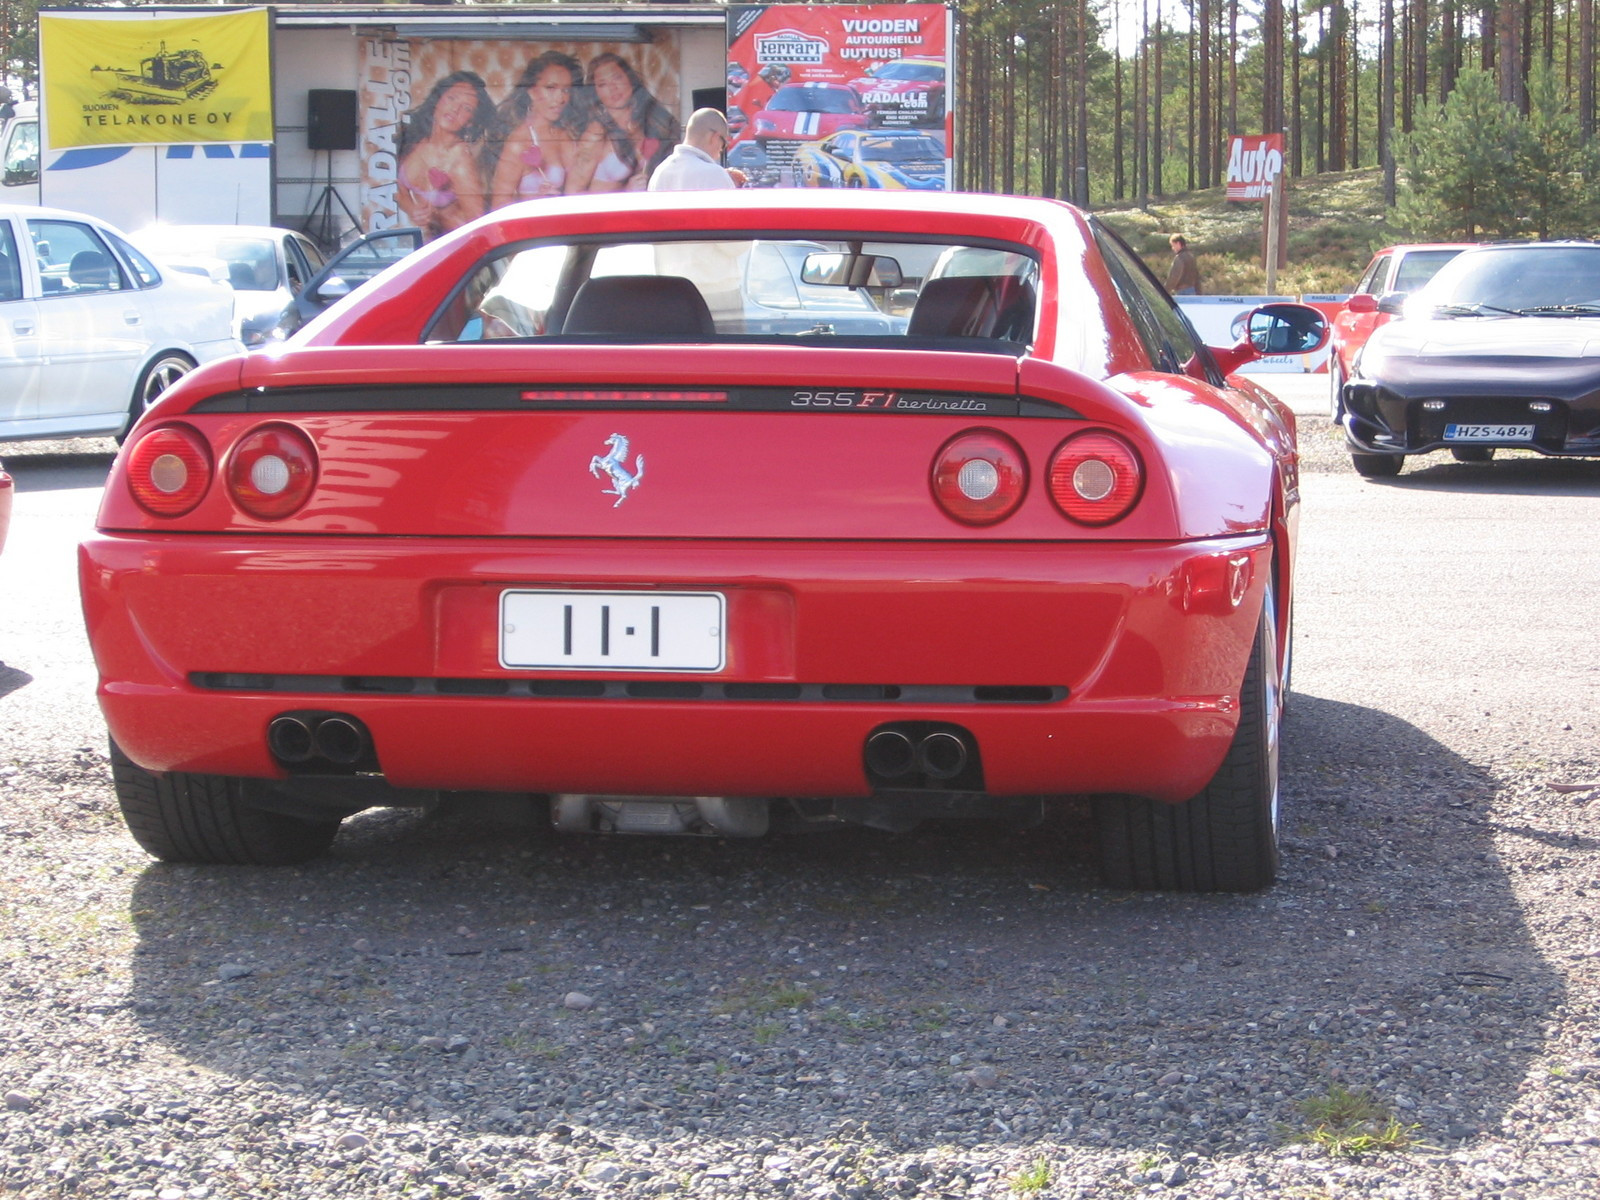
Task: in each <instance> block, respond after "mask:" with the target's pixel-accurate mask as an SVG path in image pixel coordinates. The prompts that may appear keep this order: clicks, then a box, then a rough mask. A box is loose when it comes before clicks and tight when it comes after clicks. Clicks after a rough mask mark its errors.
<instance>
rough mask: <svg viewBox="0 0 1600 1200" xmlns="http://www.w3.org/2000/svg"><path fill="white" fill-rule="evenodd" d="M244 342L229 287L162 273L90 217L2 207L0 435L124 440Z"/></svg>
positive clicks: (120, 236) (1, 437) (240, 348)
mask: <svg viewBox="0 0 1600 1200" xmlns="http://www.w3.org/2000/svg"><path fill="white" fill-rule="evenodd" d="M243 350H244V347H243V345H241V344H240V342H239V339H238V338H237V337H235V336H234V332H233V291H232V289H231V288H229V287H227V286H225V285H223V284H219V283H215V282H213V281H211V280H210V279H201V278H198V277H196V276H193V275H185V274H181V273H179V272H176V271H162V270H161V269H160V268H158V267H157V266H156V265H155V264H154V263H153V262H151V261H150V259H149V258H147V257H146V256H145V255H144V254H143V253H142V252H140V251H139V250H137V249H135V248H134V247H133V246H132V245H131V244H130V243H129V241H128V239H127V238H126V237H125V236H124V235H123V234H121V233H119V232H118V231H117V230H116V229H115V228H114V227H112V226H110V225H108V224H106V223H105V222H104V221H101V220H98V219H97V218H95V217H90V216H85V215H84V214H82V213H73V212H64V211H62V210H60V209H52V208H31V207H26V206H22V205H17V206H0V441H13V440H21V439H24V438H49V437H97V436H102V435H119V436H120V435H121V434H123V433H124V432H126V430H127V429H128V428H129V426H130V425H132V423H133V422H134V421H135V420H136V419H137V418H138V417H139V415H140V414H141V413H143V412H144V410H145V409H146V408H147V407H148V406H149V405H150V403H151V402H152V401H154V400H155V398H156V397H157V396H159V395H160V394H161V393H162V392H164V391H165V390H166V389H167V388H168V387H170V386H171V385H172V384H173V383H174V382H176V381H177V380H178V379H180V378H182V377H183V376H184V375H186V374H188V373H189V372H190V371H192V370H193V369H194V368H195V367H196V366H198V365H199V364H201V363H205V362H210V361H211V360H212V359H217V358H224V357H226V356H227V355H230V354H239V353H242V352H243Z"/></svg>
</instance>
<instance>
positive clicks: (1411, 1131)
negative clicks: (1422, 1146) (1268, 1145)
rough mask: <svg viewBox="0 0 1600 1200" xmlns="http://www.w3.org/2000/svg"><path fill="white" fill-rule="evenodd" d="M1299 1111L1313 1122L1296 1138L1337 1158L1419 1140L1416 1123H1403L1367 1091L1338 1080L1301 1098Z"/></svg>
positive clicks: (1383, 1149)
mask: <svg viewBox="0 0 1600 1200" xmlns="http://www.w3.org/2000/svg"><path fill="white" fill-rule="evenodd" d="M1300 1112H1301V1113H1302V1114H1303V1115H1304V1116H1305V1118H1306V1119H1307V1120H1308V1121H1309V1122H1310V1123H1311V1124H1310V1128H1309V1129H1308V1130H1306V1131H1305V1132H1304V1133H1303V1134H1301V1135H1299V1136H1298V1137H1297V1138H1296V1139H1295V1140H1297V1141H1306V1142H1311V1143H1312V1144H1313V1145H1317V1146H1321V1147H1322V1148H1323V1149H1324V1150H1326V1151H1327V1152H1328V1154H1329V1155H1331V1156H1332V1157H1334V1158H1359V1157H1360V1156H1361V1155H1363V1154H1373V1153H1379V1152H1383V1151H1390V1150H1404V1149H1407V1148H1408V1147H1410V1146H1413V1145H1415V1144H1416V1132H1417V1126H1415V1125H1402V1124H1401V1123H1400V1122H1399V1121H1398V1120H1397V1119H1396V1118H1395V1116H1394V1115H1393V1114H1392V1113H1390V1112H1389V1110H1388V1109H1386V1108H1384V1107H1383V1105H1381V1104H1379V1103H1378V1102H1377V1101H1376V1100H1374V1099H1373V1098H1372V1096H1371V1095H1369V1094H1368V1093H1366V1092H1363V1091H1354V1092H1352V1091H1350V1090H1349V1089H1347V1088H1344V1087H1341V1086H1340V1085H1339V1084H1331V1085H1330V1086H1329V1087H1328V1090H1327V1091H1326V1092H1324V1093H1322V1094H1321V1095H1319V1096H1309V1097H1307V1098H1306V1099H1304V1100H1302V1101H1301V1102H1300Z"/></svg>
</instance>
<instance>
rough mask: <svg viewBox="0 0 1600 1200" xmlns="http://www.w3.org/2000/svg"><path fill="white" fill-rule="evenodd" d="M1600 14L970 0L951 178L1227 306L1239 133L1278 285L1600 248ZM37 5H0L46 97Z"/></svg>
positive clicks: (1382, 4)
mask: <svg viewBox="0 0 1600 1200" xmlns="http://www.w3.org/2000/svg"><path fill="white" fill-rule="evenodd" d="M292 2H293V0H279V3H280V5H281V4H285V3H292ZM321 2H322V3H328V2H329V0H321ZM369 2H370V0H369ZM479 2H482V0H479ZM1595 4H1596V0H959V4H958V8H959V11H960V20H959V28H960V36H959V39H958V44H959V62H958V71H957V80H956V87H957V91H956V109H955V111H956V122H957V126H956V131H955V132H956V146H957V186H958V187H960V188H962V189H964V190H968V191H984V192H1002V193H1013V194H1021V195H1039V196H1051V197H1056V198H1060V199H1064V200H1070V201H1073V202H1075V203H1078V204H1080V205H1083V206H1085V207H1089V208H1093V209H1095V210H1097V211H1099V212H1101V213H1102V214H1103V215H1104V216H1105V218H1106V219H1107V220H1108V221H1109V222H1110V223H1111V224H1113V225H1114V226H1115V227H1116V228H1117V229H1118V230H1119V231H1120V232H1122V233H1123V234H1124V235H1125V236H1127V237H1128V238H1129V239H1130V241H1132V242H1133V244H1134V246H1135V248H1136V249H1138V250H1139V251H1140V252H1141V253H1143V254H1145V255H1146V256H1147V257H1148V258H1149V259H1150V260H1151V262H1152V264H1153V265H1156V266H1158V267H1161V268H1163V269H1164V267H1165V261H1166V239H1167V236H1168V235H1169V234H1170V233H1174V232H1180V233H1183V234H1184V235H1185V236H1186V237H1187V238H1188V239H1189V241H1190V243H1191V248H1192V249H1194V250H1196V251H1197V253H1198V255H1199V257H1200V265H1201V270H1202V276H1203V278H1204V279H1205V281H1206V290H1207V291H1211V292H1232V293H1240V294H1247V293H1251V292H1259V291H1260V290H1261V289H1262V287H1263V286H1264V283H1265V269H1264V267H1263V266H1262V263H1261V251H1260V243H1261V211H1260V210H1261V206H1260V204H1247V203H1232V204H1230V203H1229V202H1227V201H1226V200H1225V199H1224V198H1223V194H1222V183H1223V178H1224V174H1225V170H1226V155H1227V146H1228V138H1229V137H1230V136H1231V135H1233V134H1236V133H1264V132H1282V133H1283V135H1284V147H1285V154H1284V157H1285V167H1286V170H1287V172H1288V180H1289V186H1288V189H1287V195H1288V204H1289V238H1288V258H1289V265H1288V266H1287V268H1285V269H1284V270H1282V271H1280V272H1279V274H1278V281H1277V282H1278V290H1279V291H1286V292H1338V291H1346V290H1348V289H1349V287H1350V286H1351V285H1352V284H1353V283H1354V281H1355V276H1356V274H1357V273H1358V272H1359V270H1360V268H1361V266H1362V265H1363V264H1364V263H1365V261H1366V259H1367V256H1368V254H1369V252H1370V251H1371V250H1372V249H1374V248H1375V247H1377V246H1380V245H1384V244H1388V243H1391V242H1396V241H1404V240H1419V241H1420V240H1446V239H1448V240H1456V239H1461V240H1484V239H1494V238H1512V237H1563V236H1567V237H1570V236H1583V237H1589V236H1593V235H1594V234H1595V233H1596V232H1597V230H1600V138H1597V136H1596V96H1595V74H1596V46H1595ZM46 6H47V7H55V8H98V7H116V8H127V7H137V6H138V5H137V4H136V3H128V2H127V0H119V2H117V3H114V4H110V3H94V2H80V3H74V2H72V0H53V2H50V3H47V4H46ZM167 6H168V5H163V7H167ZM39 7H40V0H0V63H3V65H4V74H5V77H6V79H7V82H8V83H10V84H11V85H12V87H13V90H14V91H19V90H20V91H21V92H23V93H26V94H30V95H31V94H32V92H33V88H34V85H35V84H36V81H37V77H38V38H37V10H38V8H39Z"/></svg>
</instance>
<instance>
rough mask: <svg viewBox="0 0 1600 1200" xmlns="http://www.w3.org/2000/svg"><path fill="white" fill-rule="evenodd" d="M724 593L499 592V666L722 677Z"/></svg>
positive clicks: (724, 649) (724, 648)
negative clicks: (705, 673)
mask: <svg viewBox="0 0 1600 1200" xmlns="http://www.w3.org/2000/svg"><path fill="white" fill-rule="evenodd" d="M726 614H727V603H726V600H725V599H724V597H723V596H722V594H721V593H720V592H555V591H535V590H532V589H508V590H506V591H504V592H501V593H500V665H501V666H503V667H510V668H520V669H526V670H535V669H545V668H552V669H560V670H567V671H720V670H721V669H722V665H723V662H724V659H725V658H726V648H727V633H726V624H727V622H726Z"/></svg>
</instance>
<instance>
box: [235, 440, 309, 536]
mask: <svg viewBox="0 0 1600 1200" xmlns="http://www.w3.org/2000/svg"><path fill="white" fill-rule="evenodd" d="M316 482H317V452H316V449H315V447H313V446H312V444H311V439H310V438H308V437H307V436H306V435H305V434H303V433H301V432H300V431H299V430H298V429H295V428H294V427H293V426H290V425H263V426H262V427H261V428H260V429H256V430H253V431H251V432H250V433H248V434H246V435H245V436H244V437H243V438H241V439H240V441H239V444H238V445H237V446H235V447H234V448H233V454H232V455H231V456H229V458H228V493H229V494H230V495H231V496H232V497H233V502H234V503H235V504H237V505H238V506H239V507H240V508H242V509H244V511H245V512H247V513H249V514H250V515H251V516H252V517H260V518H261V519H262V520H263V521H273V520H277V519H278V518H280V517H287V516H288V515H289V514H290V513H292V512H294V511H295V510H296V509H298V508H299V507H300V506H301V505H302V504H304V503H305V502H306V498H307V497H308V496H310V495H311V489H312V487H314V486H315V485H316Z"/></svg>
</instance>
